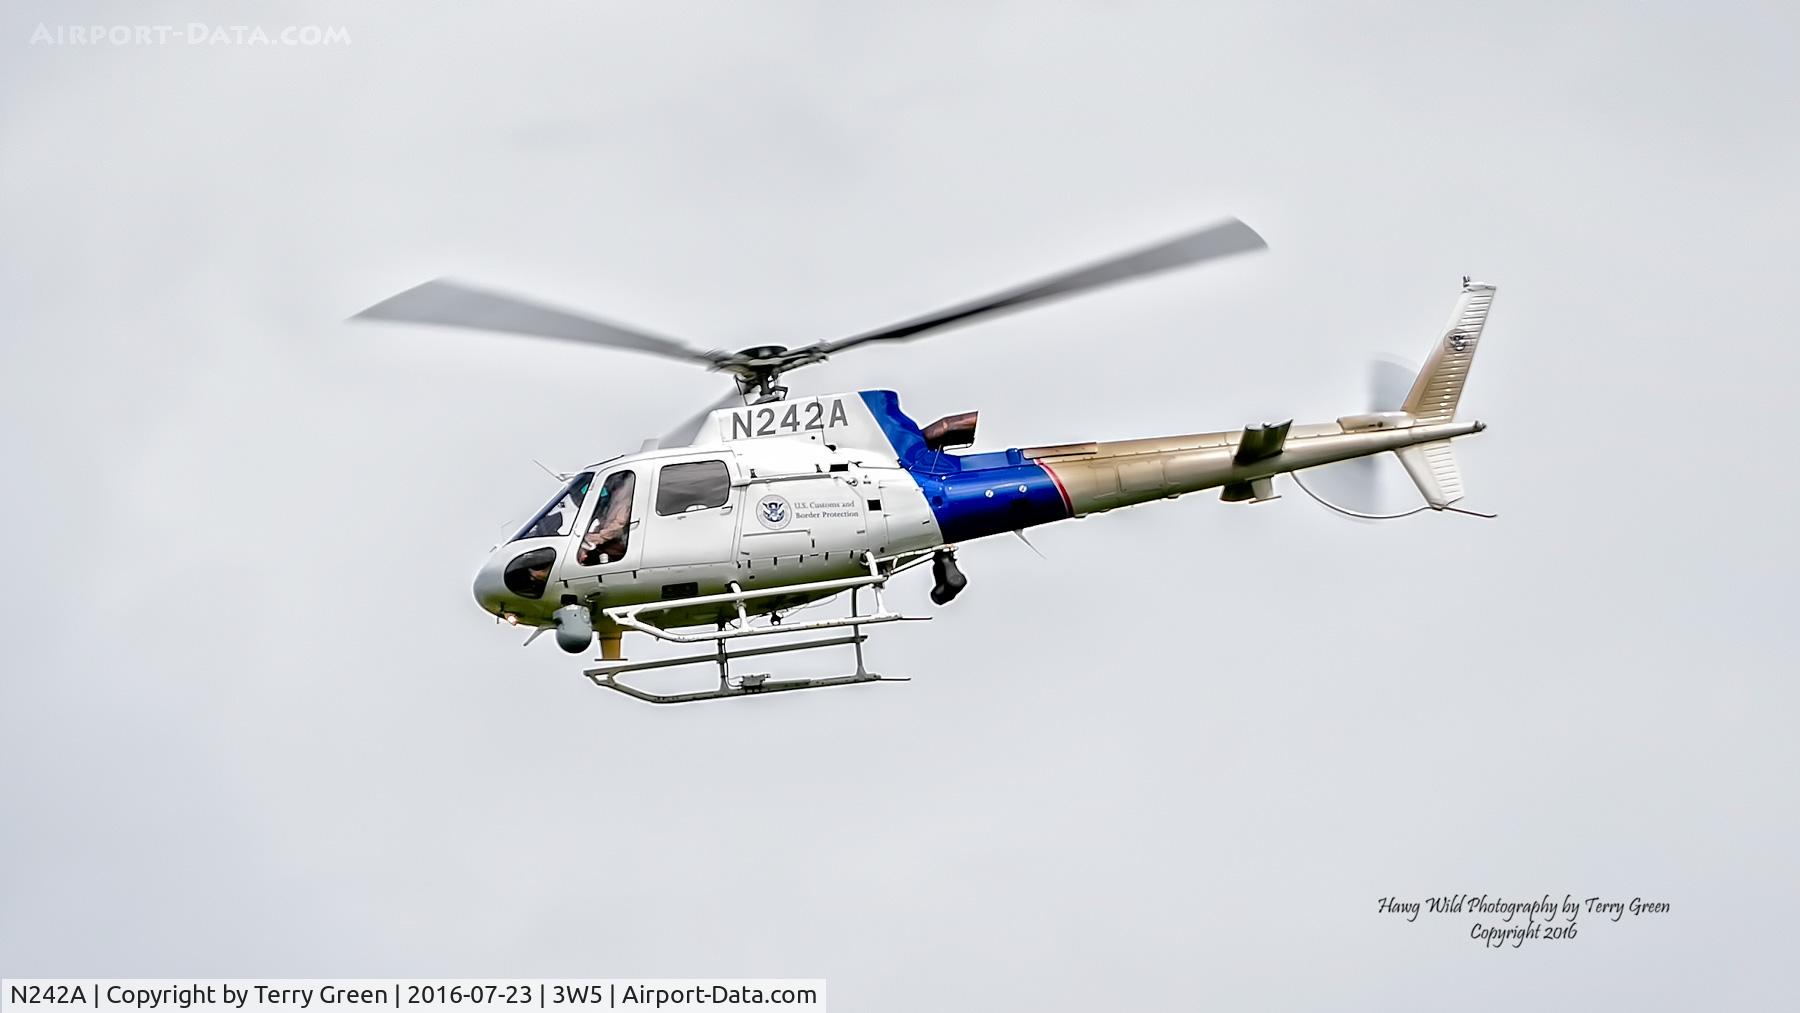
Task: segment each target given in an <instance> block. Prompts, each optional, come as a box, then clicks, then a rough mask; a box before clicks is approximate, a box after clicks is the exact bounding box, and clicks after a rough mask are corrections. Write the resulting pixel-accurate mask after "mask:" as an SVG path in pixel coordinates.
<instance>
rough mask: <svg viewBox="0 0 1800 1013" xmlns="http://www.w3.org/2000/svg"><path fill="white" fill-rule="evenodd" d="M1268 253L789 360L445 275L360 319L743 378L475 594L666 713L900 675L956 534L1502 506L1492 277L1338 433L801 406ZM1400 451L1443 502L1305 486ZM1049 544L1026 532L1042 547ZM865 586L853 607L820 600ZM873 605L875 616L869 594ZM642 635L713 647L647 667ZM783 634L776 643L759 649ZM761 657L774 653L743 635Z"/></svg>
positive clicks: (844, 399)
mask: <svg viewBox="0 0 1800 1013" xmlns="http://www.w3.org/2000/svg"><path fill="white" fill-rule="evenodd" d="M1264 248H1266V244H1265V243H1264V241H1263V239H1262V237H1261V236H1260V235H1258V234H1257V233H1256V231H1255V230H1253V229H1251V228H1250V227H1249V226H1248V225H1245V224H1244V223H1243V222H1241V221H1238V220H1237V219H1235V218H1231V219H1226V220H1224V221H1222V222H1219V223H1217V224H1214V225H1211V226H1209V227H1206V228H1203V229H1199V230H1197V231H1193V232H1189V233H1186V234H1183V235H1180V236H1177V237H1175V238H1173V239H1170V240H1167V241H1164V242H1161V243H1157V244H1155V245H1152V246H1149V247H1145V248H1142V249H1138V250H1135V251H1132V252H1129V253H1125V254H1122V255H1119V256H1114V257H1111V258H1108V259H1106V260H1103V261H1100V262H1098V263H1094V264H1090V265H1088V266H1085V267H1081V268H1077V269H1074V270H1070V271H1064V272H1062V273H1059V274H1055V275H1051V276H1049V277H1046V278H1044V279H1041V280H1038V281H1034V282H1031V283H1028V284H1025V285H1019V286H1015V287H1012V288H1008V289H1005V290H1003V291H1000V292H997V293H995V294H993V295H989V296H986V297H983V298H979V299H975V300H971V301H968V302H964V303H959V304H957V305H954V306H951V307H948V308H946V309H943V310H939V311H937V312H934V313H929V314H925V315H922V316H918V317H913V318H911V319H908V320H905V321H902V322H900V323H897V324H893V325H890V326H887V327H882V328H878V329H875V330H870V331H864V332H862V333H859V334H854V335H851V336H849V337H844V338H839V339H836V340H829V341H817V342H814V343H812V344H807V345H801V346H799V347H794V348H789V347H785V346H781V345H758V346H754V347H750V348H745V349H742V350H739V351H736V352H728V351H723V350H718V349H713V350H702V349H699V348H696V347H693V346H691V345H688V344H686V343H683V342H680V341H676V340H674V339H671V338H667V337H663V336H660V335H657V334H652V333H650V332H647V331H643V330H639V329H636V328H631V327H626V326H623V325H620V324H617V323H611V322H608V321H605V320H601V319H598V318H595V317H592V316H588V315H585V314H581V313H576V312H571V311H568V310H562V309H556V308H553V307H550V306H548V305H545V304H542V303H538V302H535V301H532V300H528V299H523V298H519V297H516V296H512V295H507V294H503V293H499V292H495V291H491V290H487V289H483V288H477V287H473V286H470V285H466V284H463V283H461V282H456V281H452V280H448V279H437V280H434V281H428V282H425V283H424V284H421V285H419V286H416V287H414V288H411V289H408V290H407V291H405V292H402V293H400V294H398V295H395V296H393V297H391V298H389V299H387V300H384V301H383V302H380V303H377V304H376V305H374V306H371V307H369V308H368V309H366V310H364V311H362V312H361V313H358V314H356V316H355V317H353V318H352V319H365V320H385V321H393V322H401V323H412V324H430V325H439V326H448V327H460V328H468V329H475V330H483V331H497V332H506V333H513V334H523V335H530V336H534V337H542V338H553V339H561V340H566V341H577V342H584V343H587V344H592V345H600V346H605V347H610V348H616V349H624V350H628V351H636V352H642V353H647V354H652V355H660V356H664V357H667V358H672V359H677V360H681V361H684V362H691V363H693V364H695V365H699V366H702V367H705V368H706V369H708V370H711V371H714V372H719V373H724V374H726V375H727V376H729V377H730V378H731V380H732V389H731V390H730V391H729V392H728V393H727V394H726V395H725V396H724V397H722V398H720V399H719V400H718V401H716V402H715V403H714V404H713V405H712V406H710V407H709V408H707V409H705V410H703V411H701V412H700V413H699V414H697V415H695V416H693V417H692V418H690V419H688V420H687V421H686V422H684V423H683V424H682V425H681V426H679V427H678V428H677V429H675V430H674V431H672V432H671V433H669V434H668V435H666V436H664V437H661V438H658V439H652V440H647V441H645V442H644V444H643V446H642V447H640V448H639V449H638V450H637V451H636V452H635V453H628V454H622V455H618V456H615V457H612V458H608V459H606V460H602V461H599V462H596V463H594V464H592V465H590V466H588V467H586V468H583V469H581V470H580V471H578V472H576V473H573V474H559V475H557V478H558V479H559V480H560V481H561V482H562V486H561V488H559V489H558V490H557V491H556V493H555V494H554V495H553V496H552V497H551V498H550V500H549V502H547V503H546V504H545V505H544V506H543V508H541V509H540V510H538V511H537V512H536V513H535V514H533V515H532V516H531V518H530V519H529V520H527V521H526V522H525V523H524V524H523V525H522V526H520V527H519V528H518V529H517V531H516V532H515V533H514V534H513V536H512V537H511V538H510V539H508V540H507V541H506V542H505V543H504V544H502V545H499V546H497V547H495V549H494V550H493V551H492V552H491V554H490V555H489V557H488V559H487V561H486V562H485V563H484V564H483V565H482V566H481V568H480V570H479V572H478V573H477V574H476V576H475V580H474V588H473V590H474V596H475V599H476V601H477V602H478V603H479V604H480V606H481V607H482V609H483V610H485V611H486V612H488V613H490V614H491V615H493V616H495V617H497V619H498V620H499V621H502V622H504V623H508V624H511V625H515V626H525V627H530V628H532V632H531V634H530V636H529V638H528V639H527V640H526V643H527V644H530V643H531V642H532V641H534V640H536V639H537V638H538V636H539V635H541V634H543V633H545V632H550V633H552V634H553V635H554V639H555V641H556V643H557V644H558V645H559V646H560V647H561V648H562V649H563V650H565V651H567V652H569V653H572V654H580V653H585V652H587V651H588V650H590V649H591V647H592V646H593V644H594V642H595V641H596V640H598V642H599V645H600V653H599V658H598V659H596V660H597V661H598V662H599V663H598V664H597V665H594V666H593V667H590V668H587V669H585V670H584V672H583V674H584V675H585V676H586V677H587V678H588V679H590V680H591V681H592V682H593V683H594V684H595V685H597V686H600V687H602V688H605V689H609V690H614V691H617V692H619V693H623V694H625V695H627V696H630V697H633V698H635V699H638V700H642V701H645V702H648V703H655V704H675V703H689V702H697V701H703V700H720V699H732V698H741V697H747V696H756V695H764V694H769V693H778V692H783V691H790V690H805V689H825V688H835V687H842V686H851V685H859V684H867V683H880V682H904V681H906V679H905V678H903V677H894V676H885V675H881V674H879V673H876V672H872V671H870V670H869V669H868V668H867V666H866V664H865V658H864V650H863V646H864V643H865V642H866V641H867V640H868V639H869V636H870V631H871V630H874V629H880V628H882V627H885V626H887V625H889V624H892V623H898V622H906V621H914V620H923V619H928V618H930V617H929V616H915V615H904V614H901V613H899V612H896V611H894V610H893V609H891V608H890V607H889V606H888V604H887V602H886V600H885V597H884V592H885V591H886V589H887V586H888V583H889V582H890V581H891V580H892V579H893V578H894V577H896V576H898V575H899V574H901V573H905V572H907V571H910V570H912V569H915V568H917V567H921V566H925V565H929V566H930V567H931V576H932V587H931V592H930V598H931V601H932V602H933V603H935V604H936V605H939V606H943V605H947V604H949V603H950V602H951V601H952V600H953V599H955V598H956V597H957V596H958V595H959V594H960V593H961V592H962V591H963V589H964V588H965V587H966V586H967V585H968V578H967V576H966V575H965V574H964V573H963V572H962V569H961V568H960V567H959V566H958V565H957V559H956V553H957V547H958V546H959V545H962V544H965V543H967V542H970V541H973V540H975V539H979V538H986V537H990V536H994V535H1003V534H1009V533H1010V534H1015V535H1017V536H1018V537H1020V538H1021V539H1024V538H1025V537H1026V536H1025V534H1024V532H1025V531H1026V530H1027V529H1029V528H1033V527H1037V526H1039V525H1043V524H1050V523H1053V522H1056V521H1062V520H1067V519H1071V518H1079V517H1086V516H1090V515H1093V514H1098V513H1103V512H1106V511H1111V510H1118V509H1121V508H1124V507H1129V506H1135V505H1138V504H1143V503H1148V502H1151V501H1154V500H1159V499H1173V498H1175V497H1178V496H1182V495H1185V494H1188V493H1193V492H1199V491H1202V490H1206V489H1215V488H1216V489H1219V490H1220V494H1219V498H1220V499H1221V500H1223V501H1225V502H1228V503H1265V502H1268V501H1270V500H1273V499H1277V498H1279V497H1278V495H1277V494H1276V492H1275V489H1274V479H1275V477H1276V476H1278V475H1284V474H1285V475H1288V476H1289V477H1290V478H1291V479H1292V480H1293V481H1294V482H1296V483H1297V484H1299V485H1300V488H1301V489H1302V490H1303V491H1305V492H1307V494H1308V495H1310V496H1312V497H1313V498H1314V499H1317V500H1318V501H1319V502H1320V503H1322V504H1324V505H1325V506H1327V507H1330V508H1331V509H1334V510H1338V511H1339V512H1341V513H1346V514H1349V515H1352V516H1357V517H1364V518H1373V519H1388V518H1392V517H1400V516H1407V515H1410V514H1413V513H1418V512H1420V511H1424V510H1427V509H1430V510H1435V511H1452V512H1457V513H1465V514H1472V515H1475V516H1483V517H1488V516H1492V515H1491V514H1482V513H1479V512H1477V511H1473V510H1467V509H1464V508H1462V507H1458V506H1455V504H1456V503H1457V502H1458V501H1459V500H1461V499H1462V498H1463V494H1464V489H1463V483H1462V478H1461V473H1460V470H1459V469H1458V467H1457V463H1456V459H1455V456H1454V455H1453V453H1452V451H1451V441H1453V440H1455V439H1457V438H1459V437H1463V436H1469V435H1472V434H1475V433H1479V432H1481V431H1482V430H1483V429H1484V428H1485V426H1484V425H1483V423H1481V422H1479V421H1458V420H1457V418H1456V412H1457V407H1458V403H1459V401H1460V400H1461V397H1462V391H1463V386H1464V382H1465V381H1466V379H1467V377H1468V373H1469V367H1470V364H1471V363H1472V362H1473V360H1474V357H1475V351H1476V347H1477V345H1478V344H1479V343H1480V340H1481V334H1482V331H1483V329H1484V327H1485V325H1486V322H1487V316H1488V311H1489V308H1490V307H1491V306H1492V304H1493V298H1494V291H1495V289H1494V286H1492V285H1488V284H1483V283H1479V282H1474V281H1471V280H1470V279H1469V278H1467V277H1465V278H1463V284H1462V289H1461V292H1460V293H1459V295H1458V298H1457V301H1456V304H1455V308H1454V309H1453V310H1452V311H1451V314H1450V320H1449V323H1448V324H1447V325H1446V326H1445V329H1444V331H1443V333H1442V334H1441V335H1440V336H1439V337H1438V339H1437V340H1436V342H1435V343H1434V344H1433V345H1432V347H1431V350H1430V353H1429V356H1428V358H1427V359H1426V361H1425V363H1424V365H1423V367H1422V368H1421V369H1420V370H1419V371H1418V373H1417V375H1416V376H1415V377H1414V378H1413V379H1412V382H1411V385H1410V387H1409V388H1408V389H1407V390H1406V393H1405V394H1404V396H1403V397H1400V398H1399V399H1398V400H1397V403H1393V404H1389V405H1386V406H1385V407H1382V408H1379V409H1378V410H1372V411H1362V412H1357V413H1353V414H1348V415H1342V416H1339V417H1337V418H1336V419H1335V420H1333V421H1330V422H1324V423H1318V424H1312V425H1295V424H1294V423H1293V421H1292V420H1291V419H1290V420H1288V421H1284V422H1279V423H1252V424H1249V425H1246V426H1244V427H1242V428H1239V429H1232V430H1224V431H1219V432H1208V433H1196V434H1190V435H1181V436H1164V437H1152V438H1148V439H1136V440H1121V441H1101V442H1085V443H1060V444H1053V445H1044V446H1032V447H1014V448H1009V449H1005V450H997V451H986V452H974V451H972V450H971V449H970V448H972V447H973V446H974V443H975V436H976V429H977V423H978V421H979V413H977V412H965V413H959V414H954V415H949V416H946V417H944V418H940V419H938V420H936V421H934V422H931V423H929V424H926V425H923V426H921V425H919V424H918V423H917V422H915V421H914V420H913V419H911V418H909V417H908V416H907V415H906V414H905V413H904V412H903V411H902V410H901V408H900V401H899V397H898V395H897V394H896V393H895V392H894V391H892V390H884V389H871V390H859V391H850V392H842V393H830V394H819V395H806V396H799V397H791V398H790V397H789V396H788V395H789V391H788V388H787V387H786V386H784V385H783V384H782V383H781V381H782V379H783V378H784V377H785V376H786V375H787V374H789V373H791V372H793V371H794V370H796V369H800V368H802V367H805V366H809V365H813V364H815V363H819V362H823V361H825V360H827V359H829V358H832V357H834V356H836V355H838V354H841V353H843V352H846V351H849V350H851V349H854V348H859V347H864V346H867V345H871V344H875V343H880V342H896V341H908V340H913V339H916V338H919V337H922V336H924V335H927V334H933V333H938V332H942V331H944V330H947V329H950V328H953V327H959V326H963V325H966V324H969V323H972V322H975V321H977V320H982V319H988V318H992V317H995V316H997V315H1000V314H1003V313H1009V312H1014V311H1017V310H1020V309H1023V308H1027V307H1031V306H1035V305H1039V304H1042V303H1045V302H1048V301H1051V300H1055V299H1061V298H1066V297H1068V296H1072V295H1075V294H1078V293H1083V292H1088V291H1092V290H1095V289H1098V288H1101V287H1104V286H1108V285H1113V284H1117V283H1120V282H1125V281H1129V280H1132V279H1137V278H1142V277H1145V276H1148V275H1152V274H1157V273H1160V272H1164V271H1169V270H1172V269H1175V268H1180V267H1186V266H1190V265H1195V264H1199V263H1202V262H1205V261H1210V260H1216V259H1219V258H1222V257H1228V256H1234V255H1237V254H1242V253H1248V252H1251V251H1255V250H1261V249H1264ZM1385 452H1392V453H1394V454H1395V455H1396V456H1397V457H1398V458H1399V460H1400V463H1401V464H1402V465H1403V466H1404V468H1405V471H1406V473H1407V475H1408V476H1409V477H1410V478H1411V480H1412V482H1413V484H1414V485H1415V486H1416V487H1417V489H1418V491H1419V493H1420V495H1421V496H1422V497H1423V499H1424V503H1423V505H1420V506H1417V507H1415V508H1413V509H1411V510H1408V511H1404V512H1402V513H1396V514H1371V513H1367V512H1363V511H1358V510H1355V509H1352V508H1347V507H1343V506H1340V505H1337V504H1334V503H1332V502H1331V501H1329V500H1328V499H1326V498H1324V497H1322V496H1320V495H1318V494H1316V493H1314V492H1313V491H1312V490H1311V489H1309V488H1308V487H1307V486H1306V485H1305V484H1304V483H1303V482H1302V481H1301V479H1300V478H1299V476H1298V475H1297V474H1295V473H1297V472H1299V471H1302V470H1304V469H1309V468H1317V467H1319V466H1322V465H1327V464H1333V463H1336V462H1343V461H1351V460H1359V459H1368V458H1370V457H1371V456H1372V455H1377V454H1381V453H1385ZM1027 544H1029V542H1027ZM845 592H848V593H849V594H848V597H849V601H848V608H847V614H844V615H834V616H829V617H820V618H810V617H805V616H802V615H801V614H800V613H801V610H803V609H808V608H809V607H812V606H816V605H818V604H821V603H824V602H826V600H827V599H834V598H838V597H841V596H843V595H844V593H845ZM865 592H866V593H867V594H868V596H869V607H868V609H867V610H866V611H865V610H864V608H863V601H862V595H863V594H864V593H865ZM627 633H638V634H643V635H644V636H646V637H649V638H653V639H654V640H657V641H662V642H666V643H672V644H676V645H685V647H684V649H686V648H697V650H694V651H692V653H686V654H680V655H677V656H675V657H669V658H649V659H643V660H635V661H634V660H627V659H626V658H625V655H624V652H623V646H622V644H623V638H624V636H625V634H627ZM770 637H775V638H779V639H776V640H771V639H763V638H770ZM746 644H762V645H765V646H744V645H746ZM839 647H848V648H850V649H851V651H852V652H853V654H854V658H855V668H854V670H853V671H851V672H849V673H847V674H844V675H836V676H827V677H818V678H775V677H773V675H771V674H770V673H767V672H758V673H747V674H737V673H734V672H733V670H732V665H733V663H734V662H737V661H740V660H742V659H745V658H752V657H766V656H769V655H776V654H782V653H787V652H794V651H809V650H820V649H825V648H839ZM692 665H711V666H716V668H717V675H718V682H717V685H716V687H709V688H706V689H701V690H692V691H681V692H654V691H652V690H650V689H646V688H644V687H643V686H642V685H640V684H638V682H636V681H627V680H625V679H624V678H622V677H623V676H626V675H630V674H633V673H638V672H645V671H652V670H663V669H671V668H680V667H685V666H692Z"/></svg>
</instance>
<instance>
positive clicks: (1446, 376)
mask: <svg viewBox="0 0 1800 1013" xmlns="http://www.w3.org/2000/svg"><path fill="white" fill-rule="evenodd" d="M1493 304H1494V286H1492V285H1483V284H1482V283H1480V282H1478V281H1476V282H1472V281H1470V280H1469V279H1467V278H1464V279H1463V288H1462V298H1460V299H1458V300H1456V309H1455V310H1453V311H1451V313H1450V323H1449V324H1448V325H1446V326H1445V328H1444V336H1443V338H1442V339H1440V340H1439V341H1438V343H1437V347H1436V348H1434V349H1432V350H1431V357H1430V358H1429V359H1426V360H1425V368H1424V369H1421V370H1419V378H1418V379H1416V380H1414V381H1413V385H1412V390H1410V391H1408V392H1407V395H1406V400H1405V401H1404V402H1403V403H1402V404H1401V405H1400V410H1401V411H1403V412H1405V413H1406V414H1408V415H1411V416H1412V417H1413V418H1414V419H1415V420H1417V421H1419V422H1448V421H1450V420H1451V419H1453V418H1455V417H1456V403H1457V402H1458V401H1460V400H1462V391H1463V381H1464V380H1467V379H1468V378H1469V365H1470V364H1471V363H1473V362H1474V361H1475V346H1476V345H1478V344H1480V343H1481V329H1482V327H1484V326H1485V325H1486V324H1487V316H1488V307H1490V306H1492V305H1493Z"/></svg>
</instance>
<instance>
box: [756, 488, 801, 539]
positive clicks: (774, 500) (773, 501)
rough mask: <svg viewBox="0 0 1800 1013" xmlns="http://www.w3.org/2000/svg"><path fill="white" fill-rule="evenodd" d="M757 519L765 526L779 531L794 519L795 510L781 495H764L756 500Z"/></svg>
mask: <svg viewBox="0 0 1800 1013" xmlns="http://www.w3.org/2000/svg"><path fill="white" fill-rule="evenodd" d="M756 519H757V520H758V521H759V522H761V524H762V526H763V527H765V528H768V529H770V530H772V531H778V530H780V529H782V528H785V527H787V526H788V522H789V521H791V520H793V519H794V511H793V509H792V508H790V507H789V506H788V501H787V500H785V499H782V498H781V497H780V496H764V497H763V498H762V499H760V500H757V501H756Z"/></svg>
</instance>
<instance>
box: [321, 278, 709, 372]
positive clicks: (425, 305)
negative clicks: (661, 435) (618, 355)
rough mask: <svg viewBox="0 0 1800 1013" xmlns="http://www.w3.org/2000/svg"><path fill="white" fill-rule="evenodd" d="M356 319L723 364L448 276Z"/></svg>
mask: <svg viewBox="0 0 1800 1013" xmlns="http://www.w3.org/2000/svg"><path fill="white" fill-rule="evenodd" d="M351 319H354V320H397V321H400V322H403V323H413V324H437V325H440V326H443V327H465V328H468V329H470V330H477V331H502V332H506V333H511V334H529V335H532V336H534V337H540V338H559V339H562V340H564V341H582V342H586V343H588V344H590V345H606V346H608V347H611V348H625V349H629V350H631V351H634V352H648V353H650V354H652V355H661V356H666V357H668V358H671V359H681V360H683V361H687V362H703V363H706V364H707V365H709V366H710V365H712V364H713V363H715V362H717V361H718V358H717V356H716V355H714V354H710V353H706V352H700V351H696V350H695V349H692V348H689V347H688V346H686V345H684V344H682V343H681V342H679V341H673V340H671V339H669V338H663V337H658V336H656V335H654V334H646V333H644V332H643V331H636V330H632V329H631V328H629V327H621V326H620V325H618V324H611V323H607V322H605V321H603V320H596V319H594V318H593V317H588V316H582V315H580V314H577V313H571V312H568V311H566V310H559V309H552V308H551V307H549V306H544V305H541V304H538V303H534V302H531V301H529V300H526V299H520V298H518V297H516V296H510V295H504V294H502V293H499V292H489V291H485V290H482V289H478V288H472V287H470V286H468V285H464V284H462V283H460V282H454V281H449V280H447V279H444V278H439V279H437V280H435V281H428V282H426V283H425V284H423V285H418V286H415V287H413V288H409V289H407V290H406V291H404V292H402V293H400V294H399V295H396V296H393V297H391V298H389V299H386V300H383V301H382V302H378V303H376V304H375V305H373V306H371V307H369V308H368V309H366V310H363V311H362V312H361V313H358V314H357V315H356V316H355V317H353V318H351Z"/></svg>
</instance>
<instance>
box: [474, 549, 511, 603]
mask: <svg viewBox="0 0 1800 1013" xmlns="http://www.w3.org/2000/svg"><path fill="white" fill-rule="evenodd" d="M474 592H475V602H476V604H478V605H480V606H481V607H482V608H483V609H484V610H486V611H487V612H489V613H491V614H493V615H499V614H500V611H501V607H502V604H503V602H504V600H505V598H506V575H505V572H504V565H503V564H502V563H501V561H500V559H499V555H498V554H497V553H496V554H495V555H493V556H489V557H488V561H487V562H486V563H484V564H482V567H481V569H480V570H479V571H477V572H476V574H475V587H474Z"/></svg>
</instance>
